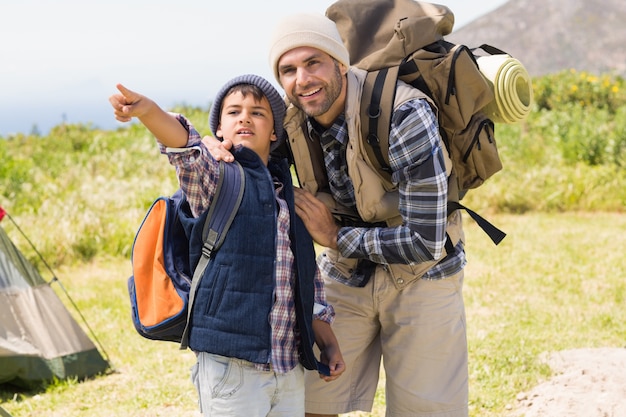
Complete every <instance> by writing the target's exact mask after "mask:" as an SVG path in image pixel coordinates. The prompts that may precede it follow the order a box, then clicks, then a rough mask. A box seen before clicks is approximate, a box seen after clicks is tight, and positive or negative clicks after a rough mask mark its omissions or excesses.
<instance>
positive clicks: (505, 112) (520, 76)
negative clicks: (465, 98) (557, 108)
mask: <svg viewBox="0 0 626 417" xmlns="http://www.w3.org/2000/svg"><path fill="white" fill-rule="evenodd" d="M476 61H477V62H478V68H479V69H480V72H481V73H482V74H483V76H484V77H485V78H486V79H487V82H488V83H489V85H490V86H491V89H492V91H493V95H494V99H493V100H492V101H491V102H490V103H489V104H487V105H486V106H485V107H484V108H483V109H482V110H483V112H484V113H485V114H486V115H487V117H489V118H490V119H491V120H492V121H493V122H494V123H517V122H520V121H522V120H524V119H525V118H526V117H527V116H528V113H530V108H531V104H532V102H533V87H532V81H531V79H530V76H529V75H528V72H527V71H526V68H524V66H523V65H522V64H521V63H520V62H519V61H518V60H517V59H515V58H512V57H511V56H510V55H508V54H499V55H489V56H481V57H478V58H477V59H476Z"/></svg>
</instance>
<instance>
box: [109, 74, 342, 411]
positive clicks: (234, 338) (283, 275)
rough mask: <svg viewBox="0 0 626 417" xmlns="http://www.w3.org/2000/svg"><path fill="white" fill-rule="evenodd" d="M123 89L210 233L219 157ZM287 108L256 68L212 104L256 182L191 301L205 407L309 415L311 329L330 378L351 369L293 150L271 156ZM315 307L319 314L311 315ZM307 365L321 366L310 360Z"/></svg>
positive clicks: (179, 119)
mask: <svg viewBox="0 0 626 417" xmlns="http://www.w3.org/2000/svg"><path fill="white" fill-rule="evenodd" d="M117 88H118V90H119V91H120V94H114V95H112V96H111V97H110V99H109V101H110V103H111V105H112V106H113V109H114V114H115V117H116V119H117V120H119V121H122V122H127V121H130V120H131V119H132V118H133V117H137V118H138V119H139V120H140V121H141V122H142V123H143V124H144V125H145V126H146V127H147V128H148V130H150V132H152V133H153V134H154V136H155V137H156V139H157V141H158V142H159V146H160V149H161V152H162V153H164V154H166V155H167V156H168V158H169V160H170V163H171V164H172V165H174V166H175V167H176V171H177V175H178V178H179V182H180V186H181V189H182V190H183V193H184V194H185V196H186V198H187V200H188V201H189V204H190V207H191V211H192V214H193V221H192V224H193V226H192V227H190V228H189V230H188V234H189V238H190V242H192V243H193V242H194V241H195V242H201V239H202V224H203V223H204V218H205V217H206V211H207V208H208V207H209V205H210V203H211V199H212V198H213V196H214V194H215V189H216V184H217V181H218V175H219V170H218V166H219V165H218V164H219V162H217V161H216V160H215V159H214V158H213V157H212V156H211V155H210V153H209V152H208V151H207V149H206V147H205V145H204V144H203V143H202V141H201V136H200V135H199V133H198V132H197V131H196V130H195V129H194V128H193V126H192V125H191V124H190V123H189V121H188V120H187V119H186V118H185V117H183V116H182V115H175V114H171V113H168V112H165V111H163V110H162V109H161V108H160V107H159V106H158V105H157V104H156V103H155V102H153V101H152V100H150V99H148V98H147V97H145V96H142V95H140V94H138V93H135V92H133V91H131V90H128V89H127V88H125V87H124V86H122V85H118V86H117ZM284 115H285V104H284V102H283V100H282V99H281V97H280V95H279V93H278V92H277V91H276V90H275V89H274V88H273V87H272V86H271V84H270V83H269V82H268V81H267V80H265V79H263V78H262V77H259V76H256V75H243V76H239V77H236V78H234V79H232V80H230V81H229V82H228V83H226V84H225V85H224V86H223V87H222V89H221V90H220V91H219V92H218V94H217V96H216V98H215V101H214V102H213V106H212V108H211V114H210V118H209V121H210V127H211V131H212V132H213V134H214V136H216V137H217V138H219V139H220V140H223V141H228V142H230V143H232V144H233V149H234V150H233V155H234V157H235V160H236V161H237V162H238V163H240V164H241V165H242V166H243V168H244V176H245V183H246V186H245V189H244V194H243V200H242V204H241V206H240V208H239V210H238V212H237V215H236V217H235V219H234V221H233V223H232V225H231V228H230V230H229V232H228V235H227V236H226V239H225V241H224V243H223V245H222V247H221V249H220V250H219V251H218V252H217V253H216V254H215V255H214V257H213V260H212V262H211V263H210V264H209V266H208V267H207V269H206V271H205V273H204V275H203V276H202V280H201V281H200V284H199V287H198V291H197V293H196V297H195V300H196V301H195V303H194V305H193V307H192V315H191V321H190V332H189V347H190V348H191V349H192V350H193V351H194V352H196V354H197V356H198V360H197V363H196V364H195V365H194V367H193V369H192V380H193V381H194V384H195V386H196V388H197V390H198V393H199V404H200V410H201V412H202V413H203V414H204V415H205V416H221V415H228V416H242V417H254V416H259V417H261V416H286V417H293V416H304V369H303V366H302V365H301V364H300V363H299V361H300V360H301V359H302V358H303V357H305V358H306V357H308V358H310V357H312V346H311V344H312V341H308V340H307V339H308V335H310V334H311V329H312V330H313V332H314V334H315V343H316V344H317V345H318V347H319V348H320V351H321V359H322V361H324V362H325V363H326V364H327V365H328V366H329V368H330V372H329V374H328V375H322V374H320V377H321V378H323V379H324V380H326V381H331V380H334V379H336V378H337V377H338V376H339V375H341V373H342V372H343V371H344V369H345V365H344V363H343V358H342V355H341V352H340V351H339V346H338V344H337V340H336V338H335V335H334V333H333V332H332V330H331V327H330V323H331V322H332V320H333V317H334V310H333V308H332V306H329V305H326V301H325V295H324V293H323V284H322V281H321V278H320V274H319V270H318V269H317V267H316V264H315V253H314V250H313V244H312V240H311V237H310V235H309V234H308V232H306V229H305V228H304V224H303V223H302V221H301V220H300V219H299V218H298V217H297V216H296V215H295V208H294V194H293V185H292V183H291V173H290V171H289V167H288V164H287V161H286V160H281V161H276V160H273V159H272V158H270V147H271V146H272V144H274V145H276V144H278V142H279V140H280V139H281V138H282V136H283V126H282V124H283V119H284ZM225 186H227V185H225ZM194 222H195V223H194ZM200 247H201V245H200V244H198V245H195V250H193V249H194V248H192V247H191V245H190V263H191V266H192V269H193V267H194V266H195V264H197V262H198V259H199V257H200V249H201V248H200ZM314 302H315V305H314V306H313V303H314ZM303 305H304V306H305V307H302V306H303ZM306 306H309V308H307V307H306ZM311 310H314V311H315V314H314V317H312V316H313V314H308V315H307V314H306V312H307V311H308V312H310V311H311ZM302 312H305V314H303V313H302ZM309 342H310V343H309ZM307 367H309V368H312V366H311V364H310V363H309V364H308V366H307ZM320 369H321V368H320Z"/></svg>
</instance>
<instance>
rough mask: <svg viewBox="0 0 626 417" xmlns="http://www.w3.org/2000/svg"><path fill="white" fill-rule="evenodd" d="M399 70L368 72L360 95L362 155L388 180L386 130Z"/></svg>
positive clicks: (388, 125) (389, 124) (387, 129)
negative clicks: (363, 150)
mask: <svg viewBox="0 0 626 417" xmlns="http://www.w3.org/2000/svg"><path fill="white" fill-rule="evenodd" d="M398 69H399V68H398V67H389V68H383V69H380V70H376V71H368V73H367V76H366V78H365V82H364V84H363V93H362V95H361V137H362V139H363V140H364V141H365V142H366V143H365V144H364V148H365V152H366V153H367V156H368V158H369V160H370V162H371V163H372V164H373V165H374V168H375V169H376V171H377V172H379V173H380V174H381V175H384V176H386V177H387V179H388V180H390V181H391V167H390V166H389V129H390V128H391V114H392V110H393V102H394V100H395V95H396V83H397V80H398ZM367 145H369V146H367Z"/></svg>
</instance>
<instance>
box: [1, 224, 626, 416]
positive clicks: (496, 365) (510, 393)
mask: <svg viewBox="0 0 626 417" xmlns="http://www.w3.org/2000/svg"><path fill="white" fill-rule="evenodd" d="M489 218H490V220H492V221H493V222H494V223H495V224H497V225H498V226H499V227H501V228H502V229H504V230H505V231H506V232H508V236H507V238H506V239H505V240H504V241H503V242H502V244H501V245H500V246H498V247H494V246H493V245H492V244H491V242H490V241H489V240H488V238H487V237H486V236H485V235H483V234H482V232H481V231H480V230H478V229H477V227H476V225H475V224H474V223H473V222H472V221H471V220H467V221H466V233H467V240H468V242H469V243H468V258H469V264H468V267H467V270H466V280H465V290H464V293H465V301H466V309H467V320H468V339H469V346H470V415H471V416H473V417H493V416H502V415H504V413H505V409H506V406H507V404H512V403H514V401H515V396H516V394H517V393H518V392H521V391H527V390H529V389H530V388H531V387H532V386H534V385H535V384H536V383H537V382H538V381H541V380H543V379H545V378H547V377H548V374H549V370H548V369H547V368H546V366H545V365H542V364H541V363H540V362H539V360H538V357H539V355H540V354H541V353H542V352H545V351H553V350H561V349H569V348H581V347H600V346H608V347H621V346H624V345H625V344H626V280H624V277H625V276H626V258H624V256H623V254H622V250H621V248H623V247H624V246H625V245H626V237H625V235H624V233H623V231H624V230H626V214H609V213H594V214H572V213H563V214H528V215H523V216H512V215H497V216H489ZM129 274H130V264H129V262H128V261H127V260H124V259H121V260H120V259H115V260H104V259H100V260H98V261H97V262H94V263H91V264H89V265H83V266H80V267H75V268H71V269H62V270H59V271H57V275H58V276H59V278H60V279H61V281H62V282H63V284H64V286H65V288H66V289H67V290H68V292H69V293H70V294H71V296H72V299H74V301H76V303H77V304H78V306H79V309H80V310H81V312H82V313H83V315H84V316H85V317H86V319H87V321H88V322H89V324H90V326H91V327H92V328H93V329H95V332H96V334H97V336H98V338H99V340H100V341H101V343H102V345H103V346H104V348H105V350H106V353H107V354H108V355H109V357H110V359H111V361H112V363H113V365H114V367H115V369H116V372H115V373H113V374H110V375H105V376H102V377H99V378H96V379H93V380H89V381H85V382H81V383H77V382H68V383H58V384H55V385H52V386H50V387H48V389H47V390H45V391H41V392H27V393H25V392H12V391H6V390H5V391H0V398H2V401H3V403H2V406H3V407H4V408H5V409H6V410H7V411H9V412H10V413H12V414H13V416H14V417H35V416H36V417H40V416H51V417H61V416H63V417H79V416H80V417H104V416H107V417H109V416H125V417H147V416H151V417H153V416H168V417H170V416H183V417H187V416H188V417H192V416H193V417H197V416H198V415H199V414H198V412H197V411H196V393H195V391H194V389H193V387H192V385H191V382H190V380H189V368H190V367H191V365H192V364H193V361H194V358H193V354H192V353H190V352H181V351H179V350H178V347H177V345H175V344H173V343H166V342H154V341H149V340H144V339H142V338H141V337H139V336H138V335H137V334H136V333H135V331H134V328H133V326H132V324H131V322H130V318H129V312H128V298H127V294H126V286H125V285H126V277H127V276H128V275H129ZM60 297H61V299H62V300H64V301H66V300H65V296H64V295H62V294H61V296H60ZM70 310H71V308H70ZM338 383H340V381H339V382H338ZM383 415H384V390H383V388H382V381H381V388H380V389H379V393H378V399H377V401H376V405H375V409H374V411H373V413H371V414H370V413H351V414H346V415H345V416H344V417H348V416H349V417H364V416H374V417H382V416H383Z"/></svg>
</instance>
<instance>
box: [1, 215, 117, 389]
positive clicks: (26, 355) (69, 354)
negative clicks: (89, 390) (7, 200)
mask: <svg viewBox="0 0 626 417" xmlns="http://www.w3.org/2000/svg"><path fill="white" fill-rule="evenodd" d="M107 369H109V363H108V361H106V360H105V359H104V358H103V356H102V355H101V354H100V352H99V351H98V349H97V348H96V346H95V345H94V343H93V342H92V341H91V339H90V338H89V337H88V336H87V334H86V333H85V332H84V331H83V330H82V328H81V327H80V326H79V325H78V323H77V322H76V321H75V320H74V318H73V317H72V316H71V315H70V313H69V312H68V311H67V309H66V308H65V306H64V305H63V303H62V302H61V300H60V299H59V298H58V296H57V295H56V293H55V292H54V290H53V289H52V288H51V287H50V285H49V284H48V283H47V282H46V281H45V280H44V279H43V278H42V276H41V275H40V273H39V272H38V271H37V269H36V268H35V267H34V266H33V265H32V264H31V263H30V262H28V260H27V259H26V258H25V257H24V256H23V254H22V253H21V252H20V251H19V250H18V249H17V247H16V246H15V245H14V244H13V242H11V240H10V239H9V237H8V236H7V234H6V232H5V231H4V229H3V228H2V227H0V384H4V383H10V384H13V385H17V386H24V387H31V386H34V385H37V384H39V383H41V382H43V381H50V380H53V379H55V378H56V379H59V380H63V379H66V378H70V377H75V378H78V379H84V378H86V377H90V376H93V375H96V374H99V373H102V372H104V371H106V370H107Z"/></svg>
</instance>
